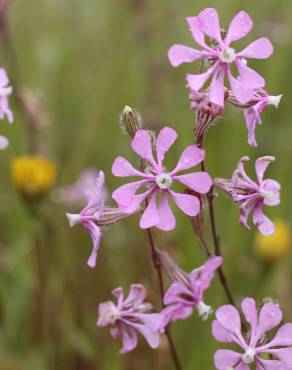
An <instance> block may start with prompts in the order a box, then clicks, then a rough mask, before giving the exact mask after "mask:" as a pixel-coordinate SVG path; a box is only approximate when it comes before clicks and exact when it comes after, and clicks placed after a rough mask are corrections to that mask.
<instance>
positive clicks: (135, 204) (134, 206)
mask: <svg viewBox="0 0 292 370" xmlns="http://www.w3.org/2000/svg"><path fill="white" fill-rule="evenodd" d="M152 190H153V187H152V188H151V189H149V190H147V191H145V192H144V193H142V194H138V195H134V197H133V199H132V201H131V202H130V204H128V205H127V206H121V205H119V208H120V210H121V211H122V212H124V213H126V214H132V213H134V212H136V211H137V210H138V209H139V208H140V206H141V203H142V202H143V201H144V200H146V198H147V197H148V195H149V194H150V193H151V192H152Z"/></svg>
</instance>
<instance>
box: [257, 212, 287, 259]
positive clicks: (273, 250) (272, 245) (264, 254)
mask: <svg viewBox="0 0 292 370" xmlns="http://www.w3.org/2000/svg"><path fill="white" fill-rule="evenodd" d="M274 223H275V229H276V231H275V233H274V234H272V235H270V236H264V235H262V234H260V233H259V234H257V235H256V238H255V243H254V248H255V252H256V254H257V256H258V257H259V258H260V259H261V260H262V261H263V262H265V263H273V262H276V261H278V260H279V259H281V258H283V257H285V256H287V255H288V253H289V251H290V248H291V231H290V228H289V225H288V224H287V223H286V222H285V221H283V220H281V219H279V220H276V221H275V222H274Z"/></svg>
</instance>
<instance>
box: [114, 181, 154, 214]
mask: <svg viewBox="0 0 292 370" xmlns="http://www.w3.org/2000/svg"><path fill="white" fill-rule="evenodd" d="M147 182H148V180H141V181H135V182H131V183H129V184H124V185H122V186H120V187H119V188H117V189H116V190H115V191H114V192H113V193H112V198H113V199H114V200H115V201H116V202H117V204H118V205H119V207H122V208H124V207H127V206H129V205H130V203H131V202H132V200H133V199H134V196H135V194H136V192H137V190H138V189H139V188H140V187H141V186H143V185H145V184H147ZM141 202H142V200H141Z"/></svg>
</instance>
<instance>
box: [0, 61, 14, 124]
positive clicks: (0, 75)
mask: <svg viewBox="0 0 292 370" xmlns="http://www.w3.org/2000/svg"><path fill="white" fill-rule="evenodd" d="M8 85H9V78H8V76H7V73H6V71H5V69H4V68H0V119H4V118H5V116H6V117H7V119H8V122H9V123H12V122H13V113H12V112H11V110H10V108H9V102H8V96H9V95H10V94H11V93H12V87H11V86H8Z"/></svg>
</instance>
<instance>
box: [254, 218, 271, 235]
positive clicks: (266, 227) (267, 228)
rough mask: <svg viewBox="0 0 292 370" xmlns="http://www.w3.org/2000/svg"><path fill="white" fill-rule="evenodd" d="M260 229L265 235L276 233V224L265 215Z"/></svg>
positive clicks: (259, 226)
mask: <svg viewBox="0 0 292 370" xmlns="http://www.w3.org/2000/svg"><path fill="white" fill-rule="evenodd" d="M258 229H259V231H260V232H261V233H262V234H263V235H265V236H269V235H272V234H274V232H275V225H274V224H273V222H272V221H271V220H270V219H269V218H268V217H267V216H265V215H263V221H262V223H261V224H259V225H258Z"/></svg>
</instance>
